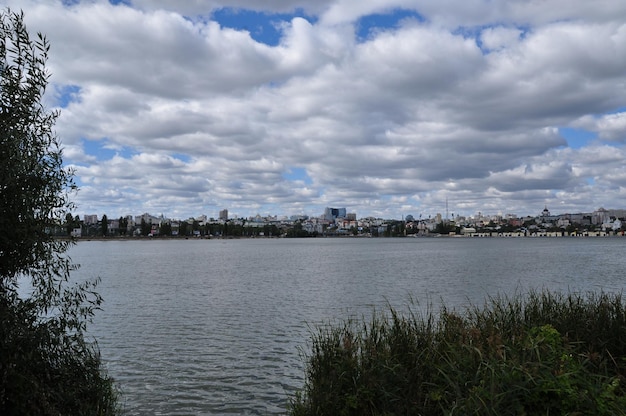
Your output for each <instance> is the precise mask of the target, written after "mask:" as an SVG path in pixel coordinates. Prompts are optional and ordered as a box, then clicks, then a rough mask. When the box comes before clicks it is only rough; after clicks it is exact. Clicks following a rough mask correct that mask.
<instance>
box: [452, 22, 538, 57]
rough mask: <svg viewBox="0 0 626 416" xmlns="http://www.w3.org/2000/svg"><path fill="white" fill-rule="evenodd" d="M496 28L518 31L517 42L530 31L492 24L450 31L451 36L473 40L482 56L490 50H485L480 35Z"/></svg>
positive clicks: (512, 26) (515, 26)
mask: <svg viewBox="0 0 626 416" xmlns="http://www.w3.org/2000/svg"><path fill="white" fill-rule="evenodd" d="M496 28H511V29H517V30H519V31H520V35H519V40H520V41H521V40H523V39H524V38H525V37H526V36H528V34H529V33H530V31H531V27H530V26H527V25H520V26H518V25H510V24H504V23H493V24H489V25H481V26H460V27H458V28H457V29H456V30H454V31H452V34H453V35H457V36H463V38H465V39H474V40H475V41H476V46H478V48H479V49H480V50H481V52H482V53H483V55H487V54H489V53H490V52H492V50H491V49H489V48H487V47H486V46H485V44H484V43H483V40H482V38H481V36H480V35H481V34H482V33H483V31H485V30H487V29H496Z"/></svg>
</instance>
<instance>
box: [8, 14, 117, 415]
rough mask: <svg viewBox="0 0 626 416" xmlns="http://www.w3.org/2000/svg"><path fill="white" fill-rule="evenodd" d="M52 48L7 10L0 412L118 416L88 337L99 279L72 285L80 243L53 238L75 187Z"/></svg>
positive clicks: (113, 393) (114, 395)
mask: <svg viewBox="0 0 626 416" xmlns="http://www.w3.org/2000/svg"><path fill="white" fill-rule="evenodd" d="M49 47H50V45H49V43H48V41H47V40H46V38H45V36H43V35H41V34H37V36H36V37H35V38H34V39H33V37H31V36H30V34H29V32H28V31H27V30H26V27H25V25H24V15H23V13H14V12H12V11H11V10H9V9H6V10H3V11H0V414H1V415H5V416H10V415H19V416H28V415H37V416H40V415H50V416H56V415H110V414H116V413H117V412H118V410H119V409H118V406H117V392H116V389H115V387H114V385H113V382H112V380H111V379H110V378H109V377H108V376H106V374H105V373H104V369H103V368H102V365H101V361H100V356H99V353H98V350H97V345H96V344H95V343H93V342H90V341H89V340H88V339H86V338H85V330H86V325H87V323H88V322H89V321H90V319H91V317H92V316H93V314H94V311H95V310H96V309H97V308H98V307H99V305H100V303H101V301H102V299H101V297H100V296H99V295H98V294H97V293H96V292H95V291H94V286H95V282H91V283H90V282H86V283H83V284H79V285H76V286H71V285H70V283H69V277H70V272H71V271H72V270H74V269H75V268H76V267H77V266H75V265H73V264H72V262H71V260H70V258H69V257H68V256H67V254H66V251H67V249H68V248H69V247H70V246H71V244H73V241H71V240H60V239H56V238H54V237H53V231H54V230H55V229H58V228H60V226H61V224H62V221H63V219H64V218H66V217H67V215H69V214H70V211H71V210H72V208H74V205H73V204H72V202H71V201H70V198H69V196H70V192H71V191H72V190H73V189H75V187H76V186H75V184H74V182H73V173H72V171H71V170H70V169H66V168H65V167H64V166H63V158H62V149H61V146H60V141H59V139H58V138H57V136H56V134H55V133H54V130H53V127H54V123H55V121H56V118H57V117H58V112H56V111H52V112H50V111H47V110H46V109H45V108H44V106H43V105H42V102H41V100H42V97H43V94H44V92H45V89H46V86H47V83H48V78H49V74H48V72H47V70H46V66H45V64H46V61H47V58H48V51H49ZM21 285H26V286H27V288H28V289H31V290H30V291H29V290H24V289H23V288H22V287H21ZM27 292H30V293H27Z"/></svg>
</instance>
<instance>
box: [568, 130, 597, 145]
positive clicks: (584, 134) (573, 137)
mask: <svg viewBox="0 0 626 416" xmlns="http://www.w3.org/2000/svg"><path fill="white" fill-rule="evenodd" d="M559 134H560V135H561V136H562V137H563V138H564V139H565V140H566V141H567V145H568V146H569V147H571V148H574V149H580V148H581V147H584V146H586V145H588V144H589V143H590V142H592V141H594V140H596V139H597V138H598V135H597V134H596V133H594V132H591V131H588V130H584V129H576V128H572V127H560V128H559Z"/></svg>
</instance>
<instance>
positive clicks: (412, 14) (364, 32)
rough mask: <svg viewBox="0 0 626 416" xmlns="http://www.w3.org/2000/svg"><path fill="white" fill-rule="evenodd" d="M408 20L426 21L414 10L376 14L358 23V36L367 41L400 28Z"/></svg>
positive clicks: (365, 17)
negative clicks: (374, 36) (386, 31)
mask: <svg viewBox="0 0 626 416" xmlns="http://www.w3.org/2000/svg"><path fill="white" fill-rule="evenodd" d="M407 19H414V20H417V21H419V22H424V21H425V20H426V19H424V17H423V16H422V15H421V14H419V13H418V12H416V11H414V10H407V9H394V10H392V11H390V12H389V13H375V14H370V15H367V16H363V17H361V18H360V19H359V20H358V21H357V23H356V36H357V39H358V40H359V41H361V42H363V41H366V40H367V39H369V38H370V37H371V36H373V35H376V33H378V32H380V31H382V30H387V29H395V28H398V27H399V26H400V22H402V21H403V20H407Z"/></svg>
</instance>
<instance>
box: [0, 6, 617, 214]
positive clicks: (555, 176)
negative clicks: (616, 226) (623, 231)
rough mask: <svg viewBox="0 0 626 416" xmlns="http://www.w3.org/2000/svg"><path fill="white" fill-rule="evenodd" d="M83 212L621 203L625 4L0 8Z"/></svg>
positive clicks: (423, 209)
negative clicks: (43, 39)
mask: <svg viewBox="0 0 626 416" xmlns="http://www.w3.org/2000/svg"><path fill="white" fill-rule="evenodd" d="M0 3H3V4H4V5H5V6H10V7H11V8H12V9H14V10H19V9H22V10H23V11H24V12H25V15H26V23H27V27H28V29H29V30H30V31H31V32H36V31H40V32H43V33H45V34H46V35H47V37H48V39H49V40H50V42H51V44H52V49H51V54H50V55H51V56H50V60H49V62H48V67H49V70H50V72H51V74H52V78H51V84H50V87H49V91H48V94H47V97H46V102H47V105H48V107H49V108H54V107H59V108H61V116H60V118H59V119H58V122H57V125H56V130H57V133H58V135H59V137H60V138H61V140H62V142H63V145H64V148H65V161H66V163H67V164H68V165H71V166H73V167H74V168H75V169H76V179H77V182H78V184H79V186H80V188H81V190H80V191H79V193H78V194H77V195H76V197H75V200H76V203H77V204H78V212H77V214H80V215H81V216H82V215H83V214H98V215H99V216H101V215H102V214H104V213H106V214H107V215H108V216H109V217H117V216H120V215H126V214H132V215H138V214H141V213H143V212H149V213H152V214H155V215H157V214H164V215H165V216H168V217H174V218H187V217H190V216H198V215H201V214H206V215H207V216H209V217H217V215H218V212H219V210H221V209H223V208H227V209H228V210H229V212H230V213H231V216H232V215H236V216H250V215H256V214H257V213H258V214H261V215H268V214H278V215H292V214H308V215H319V214H321V213H322V212H323V209H324V207H326V206H331V207H346V208H347V210H348V212H356V213H357V216H359V217H364V216H369V215H372V216H376V217H383V218H400V217H401V216H402V215H407V214H412V215H413V216H415V217H417V216H418V215H423V216H428V215H433V216H434V215H435V214H436V213H437V212H440V213H445V207H446V200H447V201H448V206H449V212H451V213H455V215H472V214H475V213H477V212H479V211H480V212H482V213H485V214H497V213H502V214H507V213H513V214H517V215H520V216H521V215H536V214H539V213H540V212H541V210H543V208H544V206H547V207H548V208H549V209H550V211H551V212H552V213H566V212H570V213H574V212H589V211H593V210H595V209H597V208H598V207H605V208H607V209H608V208H626V164H625V163H624V161H625V159H626V147H625V143H626V1H623V0H594V1H588V0H315V1H311V0H308V1H305V0H183V1H181V0H125V1H119V0H118V1H105V0H89V1H80V0H73V1H72V0H64V1H60V0H16V1H13V0H4V1H1V2H0Z"/></svg>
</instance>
